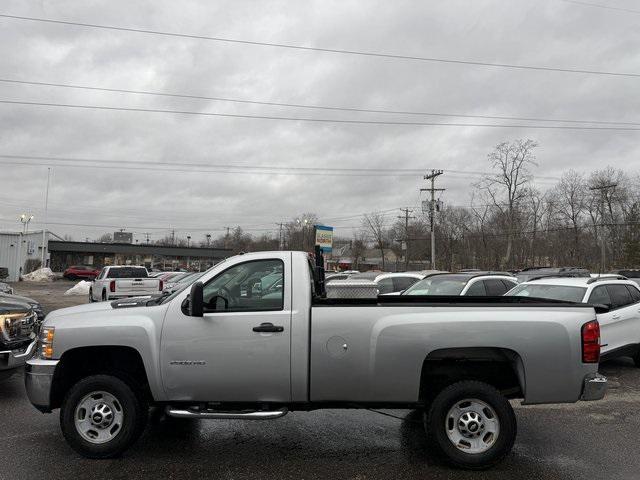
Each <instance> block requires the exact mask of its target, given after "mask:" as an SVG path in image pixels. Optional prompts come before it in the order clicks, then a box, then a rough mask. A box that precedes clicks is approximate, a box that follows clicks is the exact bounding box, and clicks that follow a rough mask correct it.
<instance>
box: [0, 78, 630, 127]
mask: <svg viewBox="0 0 640 480" xmlns="http://www.w3.org/2000/svg"><path fill="white" fill-rule="evenodd" d="M0 82H4V83H12V84H19V85H34V86H45V87H59V88H71V89H79V90H90V91H100V92H112V93H128V94H135V95H150V96H158V97H170V98H188V99H194V100H210V101H216V102H230V103H241V104H251V105H263V106H272V107H287V108H307V109H313V110H330V111H340V112H357V113H380V114H393V115H415V116H425V117H449V118H450V117H456V118H457V117H459V118H482V119H487V120H518V121H525V122H556V123H577V124H598V125H635V126H640V122H615V121H603V120H574V119H566V118H540V117H517V116H504V115H471V114H462V113H444V112H422V111H413V110H389V109H371V108H356V107H339V106H328V105H309V104H302V103H281V102H268V101H264V100H247V99H239V98H228V97H210V96H204V95H194V94H186V93H169V92H158V91H149V90H128V89H123V88H106V87H96V86H90V85H77V84H69V83H51V82H34V81H27V80H16V79H10V78H0Z"/></svg>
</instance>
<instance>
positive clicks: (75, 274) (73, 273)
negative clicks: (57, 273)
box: [62, 265, 100, 280]
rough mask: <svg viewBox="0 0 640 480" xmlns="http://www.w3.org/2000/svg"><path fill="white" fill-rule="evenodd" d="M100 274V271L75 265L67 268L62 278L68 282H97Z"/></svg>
mask: <svg viewBox="0 0 640 480" xmlns="http://www.w3.org/2000/svg"><path fill="white" fill-rule="evenodd" d="M99 274H100V270H97V269H95V268H94V267H87V266H85V265H73V266H71V267H69V268H67V269H66V270H65V271H64V273H63V274H62V276H63V277H64V278H66V279H68V280H77V279H79V278H83V279H88V280H95V278H96V277H97V276H98V275H99Z"/></svg>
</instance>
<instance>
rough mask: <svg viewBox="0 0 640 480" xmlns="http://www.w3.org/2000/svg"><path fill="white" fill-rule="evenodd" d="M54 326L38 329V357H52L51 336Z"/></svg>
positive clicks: (46, 358)
mask: <svg viewBox="0 0 640 480" xmlns="http://www.w3.org/2000/svg"><path fill="white" fill-rule="evenodd" d="M54 333H55V327H42V330H41V331H40V344H39V347H40V348H39V350H40V358H43V359H45V360H51V359H52V358H53V336H54Z"/></svg>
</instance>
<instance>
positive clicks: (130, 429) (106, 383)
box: [60, 375, 148, 458]
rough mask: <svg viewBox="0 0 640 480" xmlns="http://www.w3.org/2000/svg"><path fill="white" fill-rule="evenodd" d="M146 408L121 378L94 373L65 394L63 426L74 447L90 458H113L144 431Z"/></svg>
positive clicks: (68, 439)
mask: <svg viewBox="0 0 640 480" xmlns="http://www.w3.org/2000/svg"><path fill="white" fill-rule="evenodd" d="M147 415H148V412H147V408H146V406H145V404H144V401H143V400H142V398H141V396H140V395H136V393H135V392H134V391H133V390H132V388H131V387H130V386H129V385H128V384H127V383H125V382H124V381H122V380H121V379H119V378H117V377H114V376H111V375H93V376H90V377H86V378H84V379H82V380H80V381H79V382H78V383H76V384H75V385H74V386H73V387H71V389H69V391H68V392H67V394H66V395H65V397H64V400H63V401H62V406H61V408H60V426H61V428H62V433H63V435H64V437H65V439H66V440H67V442H68V443H69V445H71V447H72V448H73V449H74V450H76V451H77V452H78V453H79V454H80V455H83V456H85V457H87V458H112V457H116V456H118V455H120V454H121V453H122V452H124V451H125V450H126V449H127V448H128V447H129V446H131V445H132V444H133V443H134V442H135V441H136V440H137V439H138V437H139V436H140V435H141V434H142V431H143V430H144V427H145V424H146V420H147Z"/></svg>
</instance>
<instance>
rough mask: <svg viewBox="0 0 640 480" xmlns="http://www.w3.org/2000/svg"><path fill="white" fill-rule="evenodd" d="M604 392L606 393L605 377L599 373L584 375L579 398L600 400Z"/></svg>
mask: <svg viewBox="0 0 640 480" xmlns="http://www.w3.org/2000/svg"><path fill="white" fill-rule="evenodd" d="M605 393H607V377H605V376H604V375H600V374H599V373H590V374H589V375H586V376H585V377H584V380H583V384H582V395H581V396H580V400H585V401H592V400H602V399H603V398H604V395H605Z"/></svg>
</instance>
